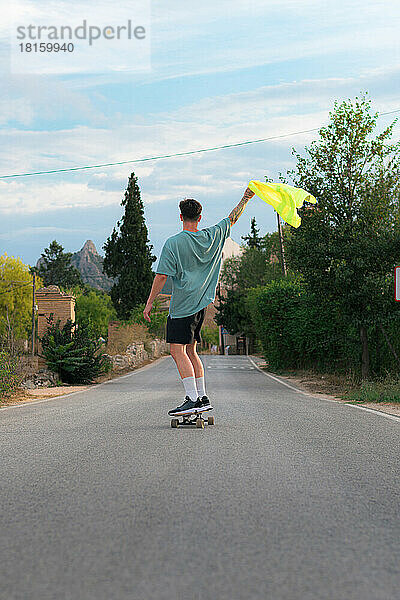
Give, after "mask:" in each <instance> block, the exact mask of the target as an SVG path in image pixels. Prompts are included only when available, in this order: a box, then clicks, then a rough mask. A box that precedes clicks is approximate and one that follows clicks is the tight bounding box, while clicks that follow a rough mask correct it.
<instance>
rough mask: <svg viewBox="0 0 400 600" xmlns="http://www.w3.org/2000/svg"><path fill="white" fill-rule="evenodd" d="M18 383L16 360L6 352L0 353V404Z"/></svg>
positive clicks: (19, 379)
mask: <svg viewBox="0 0 400 600" xmlns="http://www.w3.org/2000/svg"><path fill="white" fill-rule="evenodd" d="M20 383H21V375H20V373H19V370H18V360H17V358H16V357H14V356H11V355H10V354H9V353H8V352H6V351H0V402H1V400H2V399H3V398H7V397H8V396H10V394H11V393H12V392H13V391H14V390H16V389H17V387H18V386H19V384H20Z"/></svg>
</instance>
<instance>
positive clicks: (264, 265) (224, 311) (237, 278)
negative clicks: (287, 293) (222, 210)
mask: <svg viewBox="0 0 400 600" xmlns="http://www.w3.org/2000/svg"><path fill="white" fill-rule="evenodd" d="M252 225H253V231H255V232H256V229H255V220H254V219H252ZM256 233H257V235H258V232H256ZM247 237H249V238H251V239H253V240H254V239H255V238H254V236H253V235H252V234H250V235H249V236H247ZM278 243H279V241H278V234H277V233H276V232H275V233H267V234H266V235H265V236H264V237H263V238H259V241H258V242H257V244H258V247H256V246H255V245H253V246H247V247H246V248H244V250H243V253H242V255H241V256H233V257H231V258H227V259H226V261H225V262H224V266H223V269H222V273H221V284H222V285H221V288H222V289H221V292H220V293H219V294H218V306H217V307H216V308H217V315H216V321H217V323H218V324H219V325H223V326H224V327H225V328H226V329H227V330H228V331H229V332H230V333H233V334H234V333H244V334H246V335H247V336H248V337H250V338H254V337H255V336H256V331H255V329H254V326H253V324H252V322H251V317H250V313H249V311H248V310H247V307H246V297H247V291H248V290H249V289H250V288H253V287H257V286H260V285H266V284H267V283H269V282H271V281H274V280H275V279H281V277H282V273H281V267H280V265H279V259H278V256H277V255H278V251H277V248H278V246H277V244H278Z"/></svg>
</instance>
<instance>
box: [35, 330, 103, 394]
mask: <svg viewBox="0 0 400 600" xmlns="http://www.w3.org/2000/svg"><path fill="white" fill-rule="evenodd" d="M48 322H49V328H48V330H47V332H46V333H45V335H44V336H43V337H42V339H41V343H42V348H43V356H44V358H45V359H46V362H47V365H48V367H49V369H50V370H51V371H54V372H55V373H58V375H59V377H60V378H61V380H62V381H63V382H64V383H92V382H93V380H94V379H95V378H96V377H98V376H99V375H102V374H103V373H105V372H107V371H108V370H109V369H110V366H111V365H110V362H109V359H108V358H106V357H105V356H104V355H102V354H101V353H100V350H101V348H102V344H101V343H100V342H98V341H97V339H96V336H95V335H94V332H93V329H92V327H91V326H90V324H89V323H81V324H80V325H79V326H75V325H74V323H73V322H72V321H71V320H68V321H67V322H66V323H65V325H64V326H63V327H62V328H61V327H60V321H58V322H57V323H53V322H52V320H51V319H49V321H48Z"/></svg>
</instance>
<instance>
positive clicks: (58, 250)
mask: <svg viewBox="0 0 400 600" xmlns="http://www.w3.org/2000/svg"><path fill="white" fill-rule="evenodd" d="M71 257H72V253H71V252H64V248H63V247H62V246H61V244H58V242H57V241H56V240H53V241H52V242H51V244H50V246H49V247H48V248H45V250H44V252H43V253H42V255H41V259H40V260H39V265H38V266H37V267H35V268H34V270H35V271H36V272H37V273H38V275H40V277H42V279H43V284H44V285H45V286H48V285H58V286H60V287H62V288H64V289H65V288H68V287H72V286H75V285H83V282H82V277H81V274H80V272H79V271H78V269H76V268H75V267H74V266H73V265H72V264H71Z"/></svg>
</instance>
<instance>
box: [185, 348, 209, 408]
mask: <svg viewBox="0 0 400 600" xmlns="http://www.w3.org/2000/svg"><path fill="white" fill-rule="evenodd" d="M186 354H187V356H188V357H189V359H190V362H191V363H192V365H193V370H194V374H195V378H196V387H197V393H198V395H199V397H200V398H202V397H203V396H206V395H207V394H206V388H205V383H204V368H203V363H202V362H201V360H200V356H199V355H198V354H197V341H196V340H195V341H194V342H193V343H192V344H188V345H187V346H186Z"/></svg>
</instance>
